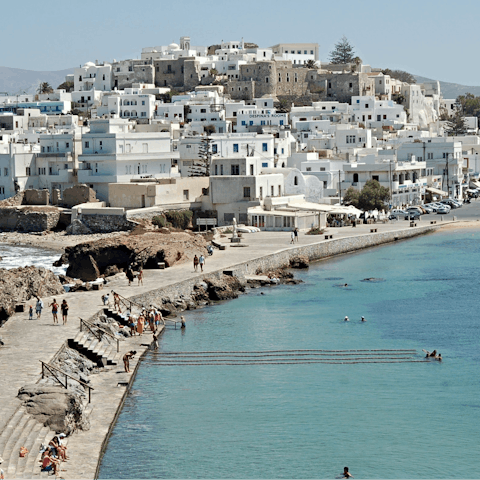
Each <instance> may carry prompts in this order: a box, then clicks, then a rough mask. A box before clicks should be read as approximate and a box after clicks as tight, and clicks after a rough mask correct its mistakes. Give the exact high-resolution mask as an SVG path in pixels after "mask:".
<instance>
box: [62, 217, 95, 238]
mask: <svg viewBox="0 0 480 480" xmlns="http://www.w3.org/2000/svg"><path fill="white" fill-rule="evenodd" d="M66 231H67V234H68V235H88V234H90V233H92V231H91V230H90V229H89V228H88V227H87V226H86V225H84V224H83V223H82V222H81V221H80V220H79V219H78V218H76V219H75V220H73V222H72V223H71V224H70V225H69V226H68V227H67V228H66Z"/></svg>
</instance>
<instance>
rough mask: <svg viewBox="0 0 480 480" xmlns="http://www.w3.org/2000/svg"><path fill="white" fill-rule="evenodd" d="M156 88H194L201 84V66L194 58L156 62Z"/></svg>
mask: <svg viewBox="0 0 480 480" xmlns="http://www.w3.org/2000/svg"><path fill="white" fill-rule="evenodd" d="M154 67H155V86H157V87H174V88H181V89H187V88H194V87H196V86H197V85H199V84H200V83H201V82H200V73H199V72H200V64H199V62H198V61H197V60H195V58H193V57H183V58H178V59H177V60H173V59H172V60H155V61H154Z"/></svg>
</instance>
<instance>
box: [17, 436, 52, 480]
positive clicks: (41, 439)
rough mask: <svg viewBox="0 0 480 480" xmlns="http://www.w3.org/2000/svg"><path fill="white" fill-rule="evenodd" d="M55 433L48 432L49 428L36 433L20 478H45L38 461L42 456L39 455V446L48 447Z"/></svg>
mask: <svg viewBox="0 0 480 480" xmlns="http://www.w3.org/2000/svg"><path fill="white" fill-rule="evenodd" d="M54 435H55V432H54V431H53V430H50V428H49V427H42V428H41V429H40V431H39V432H38V435H37V438H36V439H35V443H34V445H33V447H32V450H30V453H29V454H28V459H27V462H26V464H25V468H24V470H23V476H22V478H35V477H40V476H46V475H47V474H46V473H42V472H41V470H40V467H41V463H40V459H41V458H42V454H41V453H40V445H42V444H44V445H48V443H49V442H50V440H51V439H52V438H53V437H54Z"/></svg>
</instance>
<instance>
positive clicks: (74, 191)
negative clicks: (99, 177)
mask: <svg viewBox="0 0 480 480" xmlns="http://www.w3.org/2000/svg"><path fill="white" fill-rule="evenodd" d="M97 201H98V200H97V196H96V193H95V190H93V188H90V187H89V186H88V185H85V184H80V185H74V186H73V187H70V188H66V189H65V190H64V191H63V199H62V200H61V203H62V205H63V206H65V207H69V208H71V207H74V206H75V205H80V204H81V203H91V202H97Z"/></svg>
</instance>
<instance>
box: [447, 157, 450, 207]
mask: <svg viewBox="0 0 480 480" xmlns="http://www.w3.org/2000/svg"><path fill="white" fill-rule="evenodd" d="M447 193H448V198H450V178H449V176H448V153H447Z"/></svg>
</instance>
